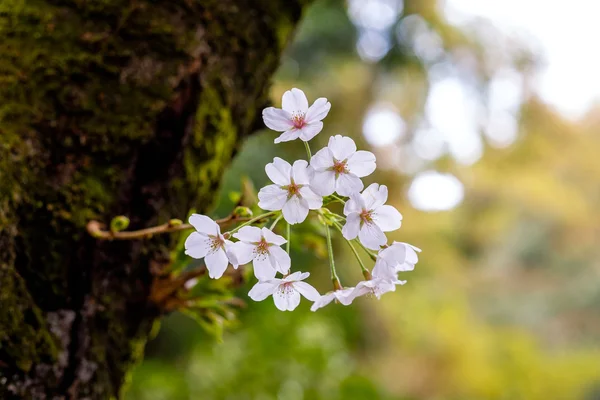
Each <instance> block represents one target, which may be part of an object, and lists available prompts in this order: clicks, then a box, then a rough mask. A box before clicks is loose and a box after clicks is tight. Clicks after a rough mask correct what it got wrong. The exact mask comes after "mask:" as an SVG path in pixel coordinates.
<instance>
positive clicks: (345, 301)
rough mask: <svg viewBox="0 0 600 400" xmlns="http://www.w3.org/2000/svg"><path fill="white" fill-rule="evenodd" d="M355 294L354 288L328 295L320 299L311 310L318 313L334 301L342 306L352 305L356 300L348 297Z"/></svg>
mask: <svg viewBox="0 0 600 400" xmlns="http://www.w3.org/2000/svg"><path fill="white" fill-rule="evenodd" d="M353 292H354V288H353V287H351V288H345V289H341V290H335V291H333V292H329V293H326V294H324V295H322V296H321V297H319V299H318V300H317V301H315V302H314V303H313V305H312V307H311V308H310V311H317V310H318V309H319V308H323V307H325V306H326V305H327V304H329V303H331V302H332V301H333V300H334V299H335V300H337V301H339V302H340V303H341V304H342V305H345V306H347V305H349V304H350V303H352V300H354V298H349V297H348V296H350V295H351V294H352V293H353Z"/></svg>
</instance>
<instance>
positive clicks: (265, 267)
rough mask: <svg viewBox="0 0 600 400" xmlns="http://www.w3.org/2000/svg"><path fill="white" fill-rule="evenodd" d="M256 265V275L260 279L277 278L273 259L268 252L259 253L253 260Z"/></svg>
mask: <svg viewBox="0 0 600 400" xmlns="http://www.w3.org/2000/svg"><path fill="white" fill-rule="evenodd" d="M252 265H253V266H254V276H256V279H258V280H259V281H261V282H262V281H268V280H270V279H273V278H275V274H276V271H275V268H274V266H273V265H272V264H271V259H270V258H269V256H268V255H267V254H259V255H257V256H256V257H255V258H254V261H253V262H252Z"/></svg>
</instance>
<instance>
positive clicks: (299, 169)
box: [258, 157, 323, 224]
mask: <svg viewBox="0 0 600 400" xmlns="http://www.w3.org/2000/svg"><path fill="white" fill-rule="evenodd" d="M265 171H266V173H267V175H268V176H269V178H270V179H271V181H272V182H273V183H274V184H272V185H268V186H265V187H263V188H262V189H261V190H260V191H259V192H258V199H259V202H258V206H259V207H260V208H262V209H263V210H269V211H277V210H282V212H283V218H284V219H285V220H286V221H287V222H288V223H290V224H298V223H300V222H304V220H305V219H306V217H307V216H308V211H309V210H317V209H319V208H321V207H322V206H323V198H322V197H321V196H319V195H317V194H316V193H315V192H313V190H312V189H311V188H310V181H311V178H312V174H313V171H312V169H311V168H310V167H309V166H308V162H306V161H305V160H298V161H295V162H294V165H293V166H292V165H290V163H288V162H287V161H285V160H283V159H281V158H279V157H275V158H274V159H273V162H272V163H269V164H267V166H266V167H265Z"/></svg>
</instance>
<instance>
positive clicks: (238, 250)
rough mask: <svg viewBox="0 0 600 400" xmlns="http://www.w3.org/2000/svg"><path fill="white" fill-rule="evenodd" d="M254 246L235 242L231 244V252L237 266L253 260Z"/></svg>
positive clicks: (254, 254)
mask: <svg viewBox="0 0 600 400" xmlns="http://www.w3.org/2000/svg"><path fill="white" fill-rule="evenodd" d="M255 249H256V246H255V245H253V244H250V243H245V242H236V243H234V244H233V247H232V249H231V251H232V252H233V254H235V258H236V259H237V262H238V264H239V265H244V264H248V263H249V262H250V261H252V260H253V259H254V257H255V256H256V253H255V252H254V250H255Z"/></svg>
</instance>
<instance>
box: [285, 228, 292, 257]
mask: <svg viewBox="0 0 600 400" xmlns="http://www.w3.org/2000/svg"><path fill="white" fill-rule="evenodd" d="M286 236H287V243H286V244H285V251H287V253H288V254H290V243H291V242H292V226H291V225H290V223H289V222H288V223H287V228H286Z"/></svg>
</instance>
